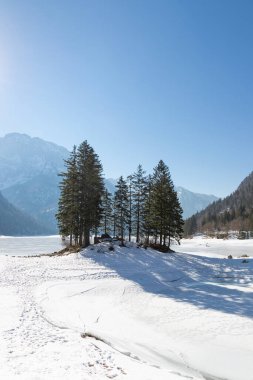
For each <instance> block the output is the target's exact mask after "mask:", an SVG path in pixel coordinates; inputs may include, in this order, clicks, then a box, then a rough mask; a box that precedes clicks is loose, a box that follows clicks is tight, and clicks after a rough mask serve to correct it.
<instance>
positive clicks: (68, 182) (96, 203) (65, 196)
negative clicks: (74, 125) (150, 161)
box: [57, 141, 104, 246]
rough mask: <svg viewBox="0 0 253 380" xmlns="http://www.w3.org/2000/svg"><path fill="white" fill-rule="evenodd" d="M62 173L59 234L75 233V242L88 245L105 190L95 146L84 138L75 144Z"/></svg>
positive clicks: (73, 234)
mask: <svg viewBox="0 0 253 380" xmlns="http://www.w3.org/2000/svg"><path fill="white" fill-rule="evenodd" d="M65 166H66V172H64V173H61V174H60V175H61V176H62V181H61V183H60V199H59V207H58V213H57V219H58V225H59V229H60V233H61V234H63V235H67V236H68V235H69V236H70V244H72V238H73V236H74V239H75V244H77V243H78V244H79V245H80V246H82V245H84V246H87V245H89V243H90V231H91V230H96V228H97V227H98V226H99V224H100V219H101V213H102V209H101V198H102V194H103V191H104V183H103V178H102V165H101V163H100V161H99V159H98V156H97V154H96V153H95V152H94V150H93V148H92V147H91V146H90V145H89V144H88V143H87V141H84V142H83V143H82V144H81V145H80V146H79V147H78V149H76V147H74V149H73V152H72V153H71V155H70V158H69V159H68V160H66V161H65Z"/></svg>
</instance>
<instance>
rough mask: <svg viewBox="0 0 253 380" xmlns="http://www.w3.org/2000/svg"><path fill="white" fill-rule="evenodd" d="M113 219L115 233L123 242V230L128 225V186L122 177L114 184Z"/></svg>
mask: <svg viewBox="0 0 253 380" xmlns="http://www.w3.org/2000/svg"><path fill="white" fill-rule="evenodd" d="M114 218H115V230H116V231H115V232H116V233H117V235H119V237H120V238H121V239H122V242H123V239H124V236H125V229H126V227H127V226H128V223H129V200H128V186H127V183H126V181H125V180H124V179H123V177H122V176H121V177H120V178H119V180H118V182H117V184H116V191H115V194H114Z"/></svg>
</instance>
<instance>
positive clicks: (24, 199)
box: [0, 133, 217, 234]
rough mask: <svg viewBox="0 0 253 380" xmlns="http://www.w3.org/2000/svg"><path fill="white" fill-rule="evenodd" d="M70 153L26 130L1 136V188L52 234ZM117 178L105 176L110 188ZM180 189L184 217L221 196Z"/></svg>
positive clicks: (111, 190)
mask: <svg viewBox="0 0 253 380" xmlns="http://www.w3.org/2000/svg"><path fill="white" fill-rule="evenodd" d="M68 156H69V151H68V150H67V149H66V148H64V147H61V146H58V145H56V144H54V143H51V142H47V141H44V140H42V139H40V138H37V137H35V138H31V137H30V136H28V135H26V134H19V133H10V134H7V135H6V136H5V137H2V138H0V191H1V192H2V194H3V195H4V197H5V198H6V199H7V200H8V201H9V202H10V203H12V204H13V205H14V206H15V207H17V208H18V209H20V210H21V211H23V212H25V213H27V214H29V215H31V216H32V217H33V218H34V219H35V220H36V221H37V222H38V224H39V225H42V226H44V227H43V228H44V229H46V230H47V231H49V232H50V233H52V234H54V233H57V223H56V220H55V213H56V212H57V207H58V197H59V187H58V185H59V180H60V178H59V176H58V173H59V172H61V171H62V170H64V159H66V158H67V157H68ZM116 182H117V180H116V179H112V178H109V179H106V180H105V184H106V187H107V188H108V190H109V191H110V192H114V189H115V185H116ZM176 190H177V191H178V195H179V199H180V202H181V204H182V207H183V210H184V214H183V216H184V218H186V217H188V216H190V215H192V214H193V213H195V212H196V211H199V210H201V209H202V208H204V207H206V206H207V205H208V204H209V203H210V202H213V201H214V200H215V199H217V198H216V197H215V196H213V195H210V196H209V195H203V194H196V193H193V192H191V191H189V190H186V189H184V188H181V187H178V188H176Z"/></svg>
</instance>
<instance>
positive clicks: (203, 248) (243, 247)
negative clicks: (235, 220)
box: [171, 237, 253, 258]
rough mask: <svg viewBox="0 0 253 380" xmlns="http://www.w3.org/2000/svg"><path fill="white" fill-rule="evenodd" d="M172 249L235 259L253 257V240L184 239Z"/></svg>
mask: <svg viewBox="0 0 253 380" xmlns="http://www.w3.org/2000/svg"><path fill="white" fill-rule="evenodd" d="M171 248H172V249H173V250H175V251H177V252H184V253H192V254H194V255H199V256H206V257H217V258H218V257H226V258H227V257H228V255H232V256H233V258H238V257H242V256H243V255H247V256H250V257H253V239H248V240H238V239H229V240H222V239H210V238H202V237H198V238H194V239H182V240H181V244H180V245H178V244H175V245H172V246H171Z"/></svg>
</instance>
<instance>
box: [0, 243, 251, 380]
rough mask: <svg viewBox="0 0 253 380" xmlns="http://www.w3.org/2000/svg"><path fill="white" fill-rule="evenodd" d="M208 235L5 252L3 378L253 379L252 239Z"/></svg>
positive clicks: (0, 327)
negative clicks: (49, 252)
mask: <svg viewBox="0 0 253 380" xmlns="http://www.w3.org/2000/svg"><path fill="white" fill-rule="evenodd" d="M208 242H209V243H208V244H210V247H207V246H206V245H205V244H206V243H205V242H204V241H202V242H201V241H200V240H198V241H197V239H193V240H188V241H186V240H184V241H183V242H182V245H180V246H179V247H177V246H174V247H173V248H174V249H175V248H178V249H180V251H184V248H185V251H187V252H188V251H189V252H192V251H191V249H193V250H196V253H197V254H196V255H193V254H188V253H187V254H185V253H182V252H179V253H173V254H162V253H158V252H155V251H153V250H144V249H142V248H141V249H138V248H135V247H131V248H120V247H115V251H114V252H109V251H108V246H107V245H106V244H104V245H100V246H99V249H98V250H99V252H98V251H97V248H96V249H94V248H93V247H90V248H89V249H86V250H84V251H82V252H81V253H79V254H72V255H69V256H63V257H41V258H38V257H28V258H22V257H10V256H9V257H8V256H6V257H5V256H1V257H0V273H1V276H0V285H1V286H0V296H1V305H0V313H1V318H0V332H1V345H0V378H1V379H7V378H8V379H17V380H19V379H24V380H31V379H36V380H38V379H50V380H51V379H78V380H79V379H80V380H81V379H83V380H85V379H87V380H97V379H126V380H135V379H136V380H144V379H145V380H165V379H166V380H184V379H185V380H186V379H188V380H189V379H192V380H201V379H202V380H221V379H222V380H253V360H252V358H253V282H252V281H253V259H251V258H250V259H247V260H246V262H243V259H233V260H229V259H226V258H225V257H226V256H227V255H228V254H232V255H233V256H236V255H237V254H235V252H238V250H239V251H240V253H241V252H242V251H241V250H242V249H244V246H245V251H244V252H242V253H245V252H246V251H247V253H248V252H249V251H250V250H251V248H250V245H249V242H250V241H240V249H239V246H238V245H237V241H234V240H233V241H229V244H230V245H229V244H227V242H225V241H214V240H208ZM251 242H252V243H253V240H252V241H251ZM202 243H203V245H200V246H199V245H198V244H202ZM252 246H253V244H252ZM196 247H199V249H196ZM215 247H216V248H215ZM222 247H223V248H222ZM235 247H236V248H235ZM208 248H212V251H211V250H208ZM228 248H229V249H228ZM233 249H234V251H233V252H232V250H233ZM222 252H224V254H222ZM222 256H224V257H222Z"/></svg>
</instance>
